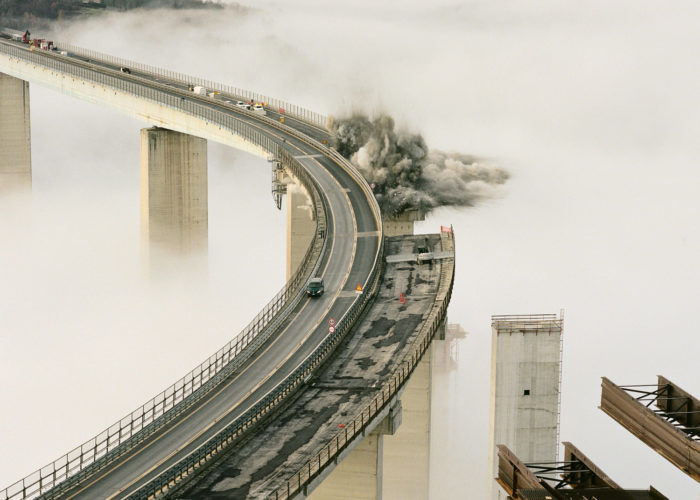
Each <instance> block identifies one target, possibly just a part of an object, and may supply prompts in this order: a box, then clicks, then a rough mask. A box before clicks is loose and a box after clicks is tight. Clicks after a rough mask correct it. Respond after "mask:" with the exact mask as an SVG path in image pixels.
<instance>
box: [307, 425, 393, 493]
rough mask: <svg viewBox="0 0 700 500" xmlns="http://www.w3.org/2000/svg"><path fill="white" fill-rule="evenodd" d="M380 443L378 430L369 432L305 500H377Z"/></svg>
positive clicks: (379, 475) (379, 477)
mask: <svg viewBox="0 0 700 500" xmlns="http://www.w3.org/2000/svg"><path fill="white" fill-rule="evenodd" d="M380 427H381V426H380ZM382 440H383V436H382V434H381V430H380V429H379V428H377V429H375V430H374V431H372V432H371V433H370V434H369V435H368V436H367V437H365V438H364V439H363V440H362V442H360V444H358V445H357V446H356V447H355V448H354V449H353V450H352V452H351V453H350V454H349V455H348V456H347V457H345V459H344V460H343V461H342V462H340V463H339V464H338V466H337V467H336V468H335V469H333V472H331V473H330V475H329V476H328V477H327V478H326V479H325V480H324V481H323V482H322V483H321V484H320V485H319V486H318V487H317V488H316V489H315V490H314V491H313V492H312V493H311V494H310V495H309V496H308V498H309V500H380V499H381V498H382V496H381V490H382Z"/></svg>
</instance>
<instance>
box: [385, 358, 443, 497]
mask: <svg viewBox="0 0 700 500" xmlns="http://www.w3.org/2000/svg"><path fill="white" fill-rule="evenodd" d="M432 358H433V347H432V345H431V346H430V347H428V350H427V351H425V353H424V354H423V357H422V358H421V360H420V362H419V363H418V365H417V366H416V368H415V369H414V371H413V373H412V374H411V378H409V379H408V382H407V383H406V388H405V389H404V392H403V394H402V395H401V410H402V418H401V426H400V427H399V428H398V430H397V431H396V433H395V434H394V435H393V436H384V443H383V444H384V446H383V448H384V449H383V452H384V455H383V460H382V473H383V476H382V497H381V498H384V499H387V500H389V499H394V498H401V499H402V500H425V499H427V498H428V496H429V488H430V481H429V477H430V423H431V422H430V421H431V418H430V402H431V401H430V400H431V385H432Z"/></svg>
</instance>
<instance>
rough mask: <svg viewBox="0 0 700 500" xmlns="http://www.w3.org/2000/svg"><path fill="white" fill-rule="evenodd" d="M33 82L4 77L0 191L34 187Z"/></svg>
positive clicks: (0, 116)
mask: <svg viewBox="0 0 700 500" xmlns="http://www.w3.org/2000/svg"><path fill="white" fill-rule="evenodd" d="M29 123H30V122H29V82H27V81H24V80H20V79H19V78H15V77H12V76H9V75H6V74H4V73H0V145H1V146H2V147H0V190H1V191H5V190H14V189H28V188H31V185H32V162H31V130H30V125H29Z"/></svg>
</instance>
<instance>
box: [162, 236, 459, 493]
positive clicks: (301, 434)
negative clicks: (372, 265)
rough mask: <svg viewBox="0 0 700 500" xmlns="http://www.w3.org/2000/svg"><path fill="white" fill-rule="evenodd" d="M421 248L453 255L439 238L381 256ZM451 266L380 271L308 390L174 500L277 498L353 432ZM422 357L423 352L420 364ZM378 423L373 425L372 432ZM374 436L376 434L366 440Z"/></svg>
mask: <svg viewBox="0 0 700 500" xmlns="http://www.w3.org/2000/svg"><path fill="white" fill-rule="evenodd" d="M426 246H427V247H428V248H429V250H430V251H433V252H440V251H447V252H451V251H453V249H454V247H453V241H452V240H451V238H448V237H447V236H446V235H444V234H443V235H442V236H441V235H420V236H402V237H394V238H388V239H387V247H386V255H387V256H390V255H401V256H407V255H410V254H415V253H417V249H418V248H425V247H426ZM453 266H454V257H453V256H452V257H450V258H445V259H442V260H434V261H430V262H424V263H422V264H418V263H416V262H415V261H411V260H407V259H392V261H391V262H389V263H387V265H386V269H385V275H384V279H383V280H382V285H381V288H380V290H379V293H378V296H377V299H376V300H375V302H374V304H373V305H372V307H371V309H370V310H369V312H368V313H367V315H366V316H365V318H364V319H363V320H362V321H361V323H360V324H359V325H358V326H357V327H356V329H355V330H354V333H353V334H352V336H350V337H349V338H348V339H347V340H346V341H345V342H344V344H342V345H341V346H340V347H339V348H338V354H337V355H336V357H335V358H334V359H333V360H332V361H331V362H330V363H329V364H328V365H327V366H326V367H325V368H324V369H323V370H322V372H321V373H319V374H318V375H317V376H316V377H315V378H314V379H312V380H311V381H310V382H309V384H308V387H307V389H306V390H305V391H303V392H302V393H301V395H300V396H299V397H298V398H297V399H296V401H295V402H293V403H292V404H291V405H290V406H289V407H287V408H286V409H285V410H284V411H283V412H282V413H281V414H280V415H279V416H278V417H277V418H276V419H274V420H273V421H272V422H270V423H269V424H266V425H265V426H264V427H263V428H261V429H259V430H258V432H256V433H255V435H254V436H252V437H251V438H250V439H248V440H247V441H245V442H243V443H241V444H240V445H238V446H236V447H235V448H234V449H232V450H231V451H230V452H229V453H227V454H226V455H225V456H224V457H222V459H220V460H219V461H218V462H217V463H216V464H215V465H214V466H213V467H211V468H209V470H206V471H203V472H202V473H201V474H199V475H197V476H195V477H193V478H192V479H191V480H190V481H189V482H187V483H186V484H185V485H184V486H183V488H182V489H181V490H179V491H177V492H176V493H175V495H174V497H175V498H178V497H179V498H188V499H199V498H208V499H209V498H211V499H215V498H268V497H269V496H272V498H274V495H275V492H276V491H281V490H283V489H285V488H286V485H287V481H288V480H289V479H290V478H291V477H292V476H293V475H294V474H296V473H297V472H298V471H299V470H300V469H302V468H303V467H306V466H307V465H308V463H309V461H310V460H312V459H313V457H315V456H317V454H318V453H319V451H320V450H322V449H323V448H324V447H325V446H327V445H328V443H329V442H330V441H331V440H332V439H335V436H336V435H337V433H338V432H339V431H341V432H342V430H343V428H344V427H345V426H348V425H350V426H351V425H352V422H353V420H354V419H355V417H356V416H357V415H360V413H361V412H362V411H363V410H365V408H366V407H367V405H368V404H369V403H370V401H371V400H372V399H373V398H374V397H375V396H376V394H377V392H378V390H379V389H380V388H381V386H382V384H383V383H384V382H385V381H386V380H387V379H389V378H390V376H391V375H392V373H393V372H394V370H396V369H397V368H398V369H400V367H401V366H402V363H401V362H400V360H403V359H405V358H406V357H410V356H411V355H413V354H414V353H415V349H416V343H417V342H418V341H419V332H420V330H421V327H422V326H423V324H424V323H425V322H426V321H427V320H428V316H429V314H430V311H431V310H432V309H433V308H434V307H435V304H436V301H437V300H439V298H440V297H441V296H442V295H443V294H444V293H445V288H446V287H448V286H449V281H450V280H451V278H450V276H451V270H452V269H453ZM429 355H430V352H429V351H427V352H426V356H425V358H427V357H428V356H429ZM418 370H420V366H419V367H418ZM397 403H398V402H397V401H394V402H393V403H391V404H389V405H388V406H387V408H386V411H385V413H386V414H388V413H389V410H390V409H391V408H392V407H393V409H394V410H395V411H399V408H400V407H399V405H398V404H397ZM382 419H383V417H382ZM378 421H381V420H380V419H379V418H376V419H375V420H374V421H373V425H376V424H377V423H378ZM370 427H371V426H370ZM370 427H368V433H367V434H368V435H369V429H370ZM389 431H391V430H389ZM389 433H391V432H389ZM378 434H379V433H378V432H376V431H375V432H373V433H372V436H375V438H376V437H377V435H378ZM358 442H359V441H358ZM354 444H355V445H356V444H358V443H354ZM370 444H372V443H370ZM363 445H364V443H363ZM374 448H377V446H374ZM321 453H325V452H321ZM341 456H342V454H341ZM331 468H332V466H330V467H328V468H327V469H326V470H324V471H322V472H321V474H320V476H319V478H321V477H323V475H324V474H327V473H328V472H329V470H330V469H331ZM386 477H388V476H387V475H385V478H386ZM360 479H361V478H360V476H358V480H360ZM385 480H386V479H385ZM312 484H315V483H314V482H313V481H312ZM375 484H376V483H375ZM358 486H359V483H358ZM322 487H323V486H322ZM322 487H321V488H322ZM306 493H309V494H310V493H311V491H310V489H309V490H308V491H307V492H306ZM347 494H348V495H347V498H359V497H358V496H356V495H354V494H353V492H352V491H347ZM285 496H286V495H285ZM301 496H304V494H303V493H302V494H301ZM312 497H314V498H315V497H316V492H315V493H314V495H312ZM324 498H326V497H324Z"/></svg>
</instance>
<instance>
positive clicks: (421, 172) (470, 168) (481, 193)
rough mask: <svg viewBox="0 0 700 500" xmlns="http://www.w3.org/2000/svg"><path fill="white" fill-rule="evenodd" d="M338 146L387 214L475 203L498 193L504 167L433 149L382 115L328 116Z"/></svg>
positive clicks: (503, 178) (394, 214)
mask: <svg viewBox="0 0 700 500" xmlns="http://www.w3.org/2000/svg"><path fill="white" fill-rule="evenodd" d="M329 128H330V130H331V131H332V132H333V136H334V137H333V143H334V144H333V145H334V146H335V148H336V149H337V150H338V152H339V153H340V154H342V155H343V156H344V157H346V158H348V159H349V160H350V161H351V162H352V163H353V164H354V165H355V166H356V167H357V168H358V169H359V170H360V172H361V173H362V174H363V175H364V176H365V178H366V179H367V182H369V183H370V185H373V189H374V194H375V196H376V198H377V201H378V202H379V205H380V207H381V209H382V212H383V213H384V214H385V215H388V216H397V215H400V214H401V213H403V212H405V211H407V210H420V211H422V212H423V213H428V212H430V211H431V210H432V209H434V208H437V207H445V206H456V207H471V206H473V205H475V204H476V203H477V202H479V201H481V200H484V199H487V198H491V197H494V196H496V195H497V192H498V186H499V185H500V184H503V183H505V182H506V180H508V177H509V176H508V173H507V172H506V171H505V170H502V169H500V168H497V167H494V166H492V165H488V164H485V163H483V162H481V161H479V160H478V159H477V158H475V157H473V156H469V155H464V154H459V153H445V152H442V151H429V150H428V146H427V145H426V144H425V141H424V140H423V137H422V136H421V135H420V134H410V133H406V132H397V131H395V130H394V120H393V119H392V118H391V117H389V116H387V115H382V116H379V117H378V118H375V119H374V120H370V119H369V118H368V117H367V116H364V115H357V114H356V115H353V116H351V117H350V118H340V119H338V118H334V117H331V118H330V119H329Z"/></svg>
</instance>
